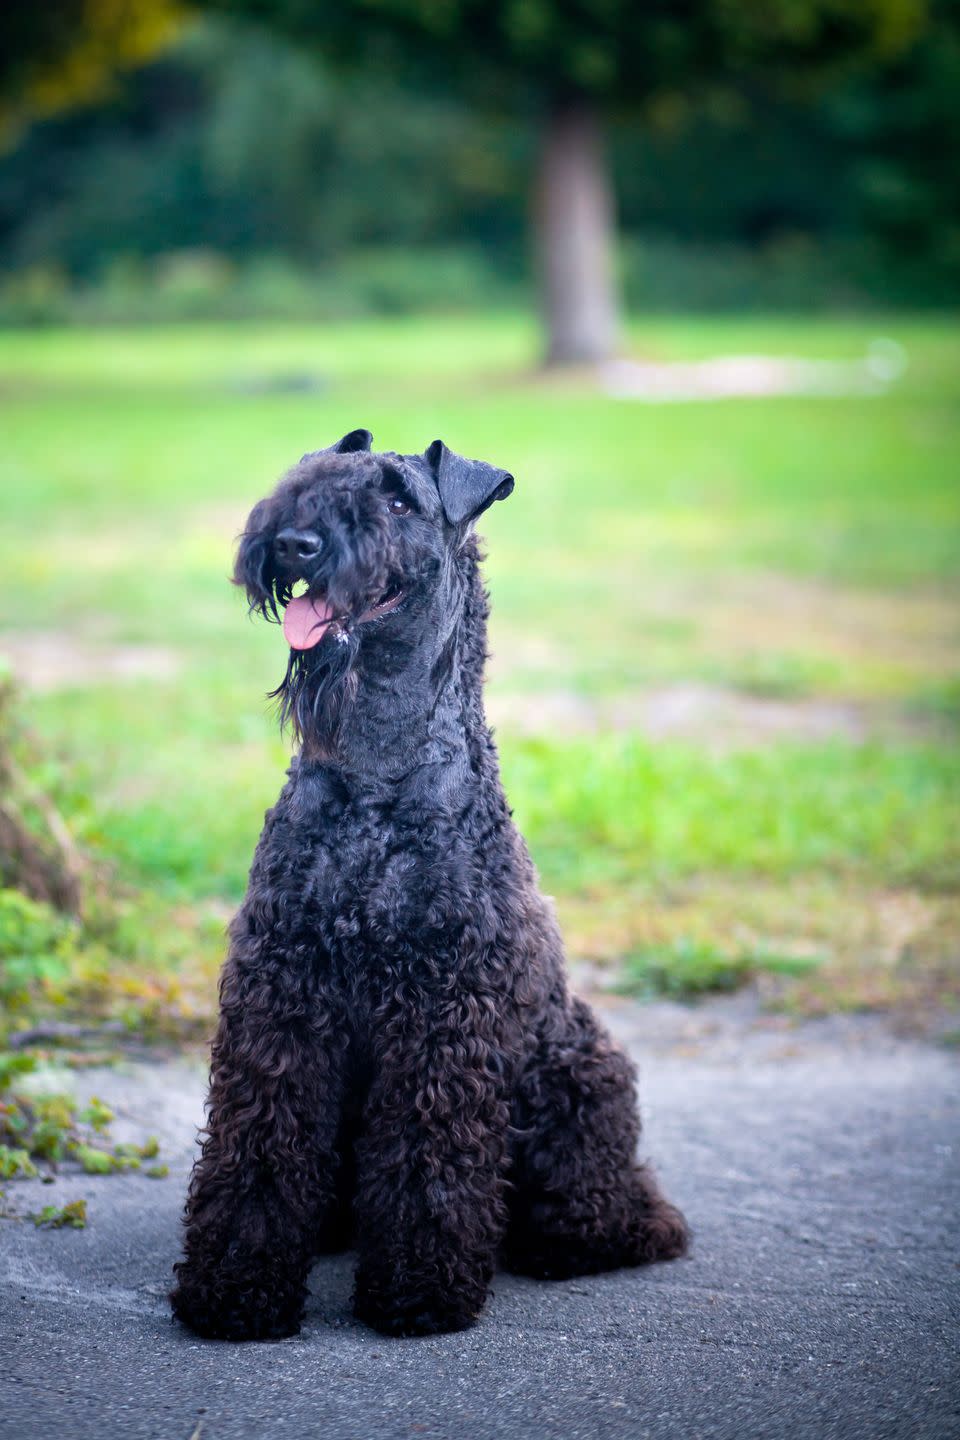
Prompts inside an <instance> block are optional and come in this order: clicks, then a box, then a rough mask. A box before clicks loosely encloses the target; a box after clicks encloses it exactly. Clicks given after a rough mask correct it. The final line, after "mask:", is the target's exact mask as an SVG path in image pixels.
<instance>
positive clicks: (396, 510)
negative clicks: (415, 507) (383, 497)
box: [387, 495, 410, 515]
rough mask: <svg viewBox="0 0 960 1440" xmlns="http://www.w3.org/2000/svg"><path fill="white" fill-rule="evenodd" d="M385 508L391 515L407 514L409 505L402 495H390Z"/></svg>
mask: <svg viewBox="0 0 960 1440" xmlns="http://www.w3.org/2000/svg"><path fill="white" fill-rule="evenodd" d="M387 509H388V510H389V511H390V514H391V515H409V514H410V506H409V505H408V504H407V502H406V500H404V498H403V496H402V495H391V496H390V498H389V500H388V501H387Z"/></svg>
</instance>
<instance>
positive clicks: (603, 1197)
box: [172, 430, 687, 1340]
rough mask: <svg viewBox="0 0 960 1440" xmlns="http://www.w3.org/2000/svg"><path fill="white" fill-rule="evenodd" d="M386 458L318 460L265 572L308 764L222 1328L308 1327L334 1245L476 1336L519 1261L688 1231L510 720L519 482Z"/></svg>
mask: <svg viewBox="0 0 960 1440" xmlns="http://www.w3.org/2000/svg"><path fill="white" fill-rule="evenodd" d="M371 441H372V437H371V436H370V434H369V432H367V431H365V430H356V431H353V432H352V433H351V434H350V435H347V436H345V437H344V439H342V440H341V441H340V442H339V443H338V444H337V445H334V446H333V447H331V448H330V449H329V450H322V451H317V452H315V453H313V454H310V455H306V456H304V458H303V459H302V460H301V461H300V463H299V464H298V465H295V466H294V467H293V469H292V470H291V471H290V472H289V473H288V474H287V475H286V477H285V478H284V479H283V480H282V481H281V482H280V484H279V486H278V488H277V489H276V490H275V492H274V493H273V494H272V495H271V496H270V497H269V498H268V499H266V500H262V501H261V502H260V503H259V504H258V505H257V506H255V508H254V510H253V512H252V514H251V515H250V519H249V521H248V524H247V528H246V530H245V532H244V534H243V536H242V539H241V542H240V547H239V552H238V556H237V562H236V573H235V580H236V583H237V584H238V585H241V586H243V587H244V589H245V590H246V593H247V596H248V598H249V601H250V605H251V607H252V609H254V610H256V611H259V612H260V613H262V614H263V615H264V616H267V617H269V618H272V619H274V620H280V618H281V612H282V622H283V631H284V635H285V638H286V640H287V643H288V645H289V647H290V654H289V660H288V664H287V672H286V677H285V679H284V681H283V683H282V684H281V686H280V687H279V690H278V691H276V692H275V693H276V695H277V697H278V700H279V704H280V709H281V712H282V715H283V717H284V719H285V720H286V721H287V722H288V723H289V725H290V726H291V728H292V730H293V731H294V733H295V735H296V737H297V739H298V742H299V754H298V756H297V757H296V758H295V759H294V761H293V763H292V765H291V767H290V770H289V774H288V779H287V783H286V785H285V786H284V789H283V791H282V793H281V795H280V798H279V800H278V802H277V804H276V805H275V806H274V808H273V809H272V810H271V811H269V813H268V814H267V817H266V823H265V825H264V829H263V834H262V836H261V838H260V842H259V845H258V846H257V851H256V854H255V856H254V860H253V866H252V869H251V872H250V884H249V889H248V891H247V895H246V899H245V900H244V902H243V905H242V907H241V909H240V911H239V913H238V914H237V916H236V918H235V919H234V921H233V923H232V925H231V928H230V938H231V945H230V952H229V956H228V959H227V961H226V964H225V967H224V970H223V975H222V978H221V984H220V999H221V1016H220V1022H219V1028H218V1030H217V1035H216V1039H215V1041H214V1045H213V1058H212V1070H211V1087H210V1099H209V1112H208V1120H207V1130H206V1138H205V1140H204V1143H203V1150H202V1154H201V1157H200V1159H199V1160H198V1162H197V1165H196V1168H195V1170H194V1174H193V1178H192V1181H191V1185H190V1192H189V1197H188V1200H187V1210H186V1226H187V1230H186V1248H185V1258H184V1259H183V1260H182V1261H181V1262H180V1263H179V1265H178V1266H177V1267H176V1268H177V1286H176V1289H175V1290H174V1293H173V1296H172V1301H173V1308H174V1311H175V1313H176V1314H177V1315H178V1316H179V1318H180V1319H181V1320H183V1321H185V1322H186V1323H187V1324H188V1325H190V1326H191V1327H192V1328H193V1329H194V1330H196V1331H197V1332H198V1333H199V1334H201V1335H208V1336H216V1337H222V1338H226V1339H233V1340H241V1339H264V1338H268V1337H274V1336H282V1335H290V1334H293V1333H295V1332H296V1331H297V1330H298V1328H299V1325H300V1319H301V1313H302V1309H303V1304H304V1298H305V1294H306V1281H307V1275H308V1272H309V1269H310V1266H311V1263H312V1261H313V1258H314V1256H315V1255H317V1254H318V1253H321V1252H323V1251H329V1250H334V1249H342V1248H346V1247H348V1246H351V1245H352V1246H355V1247H356V1249H357V1251H358V1265H357V1272H356V1288H355V1293H354V1306H355V1311H356V1314H357V1316H358V1317H359V1318H360V1319H361V1320H364V1321H366V1322H368V1323H369V1324H370V1325H373V1326H375V1327H376V1328H377V1329H378V1330H381V1331H384V1332H385V1333H387V1334H391V1335H422V1334H427V1333H430V1332H434V1331H441V1330H457V1329H461V1328H463V1327H465V1326H468V1325H471V1324H472V1323H473V1322H474V1321H475V1320H476V1319H477V1317H478V1315H479V1314H480V1311H481V1309H482V1307H483V1304H484V1300H485V1298H486V1295H487V1291H488V1287H489V1283H490V1279H491V1275H492V1272H493V1268H494V1264H495V1261H496V1260H497V1259H498V1258H500V1259H501V1260H502V1263H504V1264H505V1265H506V1266H507V1268H509V1269H511V1270H513V1271H518V1272H522V1273H523V1274H526V1275H534V1276H539V1277H542V1278H544V1279H554V1278H560V1277H566V1276H572V1275H582V1274H588V1273H591V1272H595V1271H600V1270H609V1269H613V1268H616V1267H619V1266H623V1265H641V1264H644V1263H646V1262H648V1261H653V1260H665V1259H670V1258H671V1257H673V1256H677V1255H680V1254H682V1252H683V1251H684V1249H685V1247H686V1243H687V1230H686V1226H685V1224H684V1221H683V1218H682V1216H681V1215H680V1214H679V1212H678V1211H677V1210H676V1209H675V1208H674V1207H673V1206H672V1205H670V1204H668V1203H667V1201H666V1200H664V1198H663V1197H662V1196H661V1194H660V1192H659V1190H658V1189H657V1186H656V1183H655V1181H654V1179H653V1177H652V1175H651V1173H650V1171H649V1170H647V1169H645V1168H644V1167H643V1166H641V1165H639V1164H638V1163H637V1160H636V1154H635V1152H636V1146H637V1140H638V1135H639V1128H640V1127H639V1120H638V1117H637V1110H636V1101H635V1093H634V1079H633V1071H632V1067H631V1065H630V1063H629V1061H628V1060H627V1059H626V1058H625V1056H624V1055H623V1054H621V1052H620V1051H619V1050H618V1049H616V1048H615V1046H614V1045H613V1044H612V1042H611V1041H610V1039H609V1037H608V1036H607V1034H606V1033H605V1032H604V1030H603V1029H602V1028H601V1026H600V1025H599V1024H598V1023H597V1021H596V1019H595V1018H594V1016H593V1014H592V1013H591V1011H590V1009H589V1008H588V1007H587V1006H586V1005H585V1004H584V1003H583V1002H582V1001H580V1000H578V999H575V998H574V997H572V996H571V995H570V994H569V992H568V990H567V983H566V979H565V976H564V966H563V951H562V944H561V940H560V936H559V934H558V931H557V926H556V922H555V920H554V916H553V912H552V909H551V907H550V905H549V903H548V902H547V901H546V900H545V899H544V898H543V897H542V896H541V895H540V894H539V892H538V889H537V879H536V874H535V872H534V869H533V865H532V864H531V861H530V858H529V856H528V854H527V851H526V848H525V846H524V843H523V840H522V839H521V837H520V835H519V834H518V832H517V830H516V829H515V828H514V825H513V823H512V821H511V817H510V810H509V809H508V807H507V802H506V800H505V798H504V793H503V789H502V786H501V783H500V775H499V771H498V764H497V752H496V749H495V747H494V743H493V738H492V736H491V733H490V730H489V729H488V728H487V724H486V721H485V719H484V711H483V700H482V693H481V691H482V681H483V668H484V661H485V658H486V655H485V644H486V621H487V596H486V592H485V590H484V587H483V584H482V581H481V576H480V570H479V559H480V557H479V552H478V546H477V541H476V538H475V536H474V533H473V525H474V521H475V520H476V519H477V517H478V516H479V515H480V514H481V513H482V512H483V511H484V510H485V509H486V508H487V506H489V505H490V504H491V503H492V502H493V501H494V500H502V499H504V498H505V497H506V496H508V495H509V494H510V492H511V491H512V489H513V477H512V476H511V475H509V474H508V473H507V472H506V471H504V470H498V469H495V468H494V467H492V466H490V465H486V464H482V463H480V462H479V461H471V460H465V459H462V458H461V457H460V456H458V455H455V454H454V453H452V452H451V451H450V450H448V449H447V448H446V446H445V445H443V444H442V443H441V442H440V441H439V440H437V441H434V443H433V444H432V445H431V446H430V447H429V449H428V450H427V451H426V453H425V454H423V455H395V454H383V455H374V454H371V453H369V451H370V447H371ZM298 582H305V583H306V589H305V591H304V592H303V593H300V594H296V595H295V594H294V587H295V586H297V585H298Z"/></svg>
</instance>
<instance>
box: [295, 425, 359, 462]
mask: <svg viewBox="0 0 960 1440" xmlns="http://www.w3.org/2000/svg"><path fill="white" fill-rule="evenodd" d="M372 445H373V436H372V435H371V434H370V431H369V430H351V431H350V433H349V435H344V437H343V439H342V440H338V441H337V443H336V445H325V446H324V447H323V449H322V450H308V451H307V453H306V455H301V457H300V463H301V464H303V461H304V460H312V459H313V457H314V456H315V455H352V454H353V453H354V451H356V450H369V449H370V447H371V446H372Z"/></svg>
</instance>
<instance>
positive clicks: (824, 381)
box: [600, 338, 907, 405]
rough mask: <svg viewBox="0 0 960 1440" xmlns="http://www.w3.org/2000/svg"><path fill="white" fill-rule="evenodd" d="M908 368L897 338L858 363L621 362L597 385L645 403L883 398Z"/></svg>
mask: <svg viewBox="0 0 960 1440" xmlns="http://www.w3.org/2000/svg"><path fill="white" fill-rule="evenodd" d="M906 366H907V355H906V351H905V350H904V349H903V347H902V346H900V345H898V344H897V342H896V341H895V340H887V339H884V338H878V339H876V340H873V341H871V343H870V345H869V347H868V349H867V353H866V354H865V355H864V356H863V358H862V359H860V360H808V359H805V358H802V357H800V356H796V355H713V356H711V357H710V358H709V359H707V360H695V361H673V362H667V363H662V362H656V361H651V360H638V359H623V360H616V361H613V362H612V363H611V364H609V365H605V366H603V367H602V369H601V371H600V382H601V385H602V387H603V389H604V390H605V391H606V393H607V394H608V395H612V396H613V397H614V398H615V399H617V400H639V401H644V402H646V403H647V404H652V405H662V404H664V403H667V402H683V401H687V402H689V401H692V400H729V399H735V398H737V397H746V396H752V397H761V396H769V395H882V394H884V392H885V391H886V390H887V389H888V388H889V387H890V385H892V384H893V383H894V382H895V381H896V380H898V379H899V378H900V376H901V375H902V374H903V372H904V370H905V369H906Z"/></svg>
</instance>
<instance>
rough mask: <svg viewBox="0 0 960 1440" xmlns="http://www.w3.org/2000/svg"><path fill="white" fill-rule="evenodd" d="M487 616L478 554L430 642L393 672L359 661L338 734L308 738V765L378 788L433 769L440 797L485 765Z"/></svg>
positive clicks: (304, 754)
mask: <svg viewBox="0 0 960 1440" xmlns="http://www.w3.org/2000/svg"><path fill="white" fill-rule="evenodd" d="M486 622H487V597H486V593H485V591H484V589H483V584H482V581H481V578H480V574H479V567H478V565H477V563H476V559H475V558H473V557H471V561H470V563H469V564H468V566H467V567H466V570H465V573H464V575H463V577H462V584H461V585H460V586H459V587H458V594H457V596H456V601H455V603H454V604H453V606H452V607H451V606H450V604H449V602H448V603H447V604H445V605H444V606H443V607H438V614H437V615H436V616H435V617H434V618H433V621H432V623H431V624H430V625H429V626H427V627H426V633H428V634H429V635H430V637H431V643H430V644H429V645H427V646H423V647H418V648H416V649H413V650H411V651H410V652H409V654H408V655H407V656H406V657H404V659H403V660H402V662H401V663H399V664H396V665H394V666H391V668H390V671H389V673H386V674H385V673H381V672H380V670H379V669H378V668H377V667H376V666H371V665H362V664H361V665H360V666H358V671H357V686H356V691H355V693H354V694H353V696H352V698H351V699H350V701H349V703H348V704H347V705H346V706H345V708H344V711H343V714H342V717H341V719H340V723H339V726H338V730H337V735H336V738H335V740H333V741H332V742H331V743H330V744H329V745H325V744H323V743H318V742H316V741H313V742H311V739H310V738H309V737H307V738H306V739H305V741H304V744H303V747H302V751H301V762H300V763H301V767H303V766H308V767H314V766H317V765H319V766H322V767H324V768H328V769H334V770H337V771H339V772H340V773H341V775H342V776H343V778H344V779H346V780H347V781H348V782H350V783H352V784H355V785H359V786H360V787H362V788H373V789H381V788H383V787H384V786H386V787H390V786H392V785H398V784H402V783H404V782H406V781H408V780H409V779H410V777H414V776H417V775H422V774H423V773H424V772H431V773H432V774H433V776H434V779H435V783H436V785H437V787H438V796H439V795H440V794H445V793H447V792H449V791H451V790H453V791H455V790H456V789H458V788H459V783H460V782H461V781H463V782H465V781H466V780H467V779H468V778H469V777H470V776H471V775H476V774H477V773H480V772H482V771H485V770H486V769H487V768H488V761H487V750H488V747H487V746H486V745H485V744H482V743H481V742H480V741H479V740H478V738H477V737H478V735H482V736H485V735H486V727H485V722H484V712H483V667H484V661H485V659H486ZM444 624H445V625H446V632H445V633H444ZM441 772H442V775H443V778H441ZM458 777H459V780H458Z"/></svg>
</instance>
